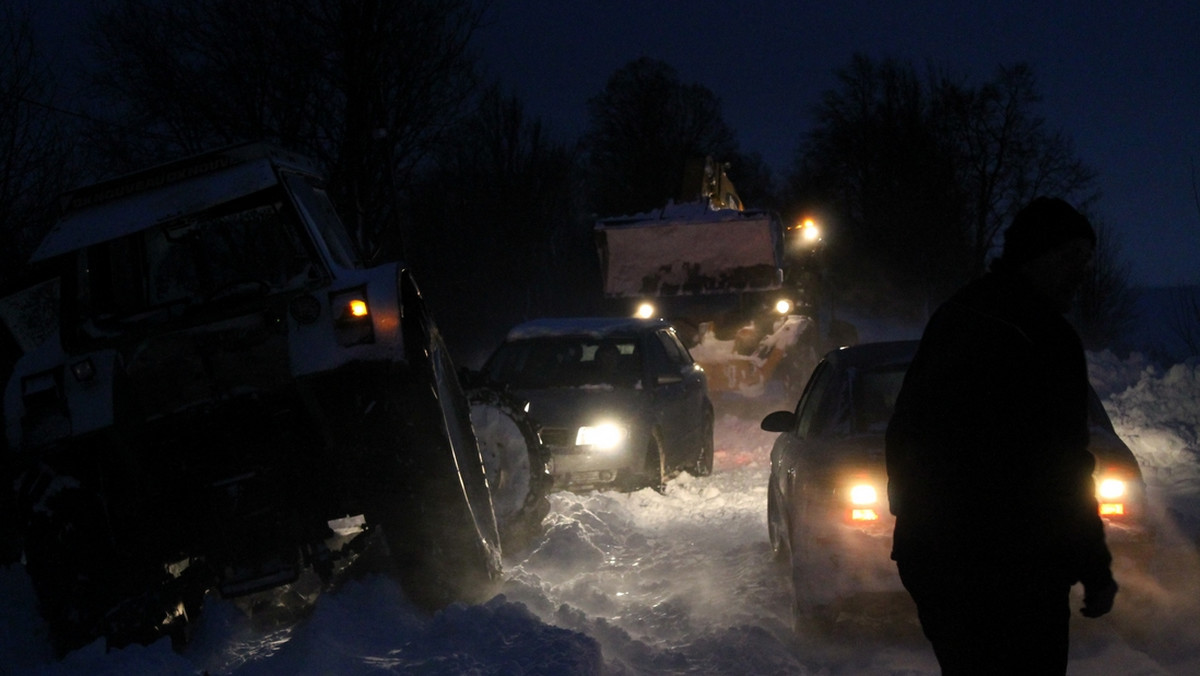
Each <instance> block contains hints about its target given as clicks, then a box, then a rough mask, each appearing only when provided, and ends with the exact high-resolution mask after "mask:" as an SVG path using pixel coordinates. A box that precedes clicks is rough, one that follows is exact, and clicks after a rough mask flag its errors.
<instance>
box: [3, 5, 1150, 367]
mask: <svg viewBox="0 0 1200 676" xmlns="http://www.w3.org/2000/svg"><path fill="white" fill-rule="evenodd" d="M27 5H28V3H27ZM485 9H487V7H486V5H485V4H481V3H479V2H473V1H471V0H404V1H403V2H384V1H382V0H374V1H372V0H360V1H356V2H344V1H342V0H262V1H260V2H254V3H246V2H242V1H241V0H186V1H182V2H172V3H162V2H157V1H156V0H114V2H109V3H97V7H96V10H95V12H94V14H93V15H92V16H91V17H90V18H89V21H88V23H87V35H86V44H87V46H88V52H87V58H86V59H84V60H82V61H81V63H86V64H87V66H86V68H83V67H81V69H82V70H81V71H80V72H78V73H71V78H70V81H72V82H82V83H84V84H83V85H81V88H82V89H83V90H85V91H84V92H74V95H73V96H72V97H71V98H67V97H66V96H65V95H64V93H63V92H62V91H61V90H60V89H59V87H60V83H62V82H64V81H67V78H66V77H65V74H63V73H56V72H51V71H50V70H49V69H46V68H44V67H41V64H42V63H43V61H42V60H41V56H40V54H39V52H38V49H37V47H38V46H37V45H36V44H35V41H34V39H33V37H34V36H33V33H32V31H31V29H30V26H31V16H30V15H29V13H28V12H29V10H28V9H22V8H21V7H20V6H18V5H17V4H16V3H14V2H7V3H6V4H5V8H4V9H3V10H0V11H3V12H4V15H3V16H2V17H0V49H3V51H4V56H3V58H2V59H0V140H2V141H3V142H4V143H5V144H6V152H4V153H3V154H0V256H3V258H2V259H0V277H2V278H3V279H0V282H8V281H10V280H12V279H13V278H14V277H16V276H18V275H19V274H21V272H22V263H23V261H24V260H26V259H27V257H28V255H29V254H30V253H31V252H32V250H33V248H34V246H36V243H37V241H38V239H39V238H40V236H41V235H42V233H44V232H45V230H46V229H47V228H48V227H49V225H50V223H52V221H53V217H54V213H53V207H54V203H55V197H54V196H55V195H56V194H57V193H60V192H62V191H63V190H65V189H68V188H70V187H73V186H75V185H78V184H80V183H84V182H87V181H90V180H96V179H100V178H105V177H108V176H112V175H116V174H120V173H123V172H125V171H130V170H133V169H137V168H141V167H144V166H147V165H149V164H153V163H156V162H159V161H164V160H168V159H174V158H177V157H180V156H184V155H187V154H192V153H196V152H200V151H202V150H207V149H211V148H215V147H220V146H223V145H228V144H231V143H235V142H239V141H245V140H265V141H268V142H272V143H276V144H279V145H281V146H284V147H287V148H290V149H293V150H296V151H299V152H302V153H304V154H306V155H308V156H310V157H312V158H313V159H315V160H316V161H318V162H319V163H320V164H321V165H322V166H323V167H324V168H325V170H326V172H327V174H328V176H329V179H330V188H331V194H332V195H333V196H334V197H335V200H336V202H337V203H338V207H339V209H340V211H341V213H342V214H343V218H344V219H345V220H346V222H347V225H348V226H349V228H350V229H351V231H352V233H353V235H354V237H355V238H356V239H357V240H358V242H359V243H360V245H362V247H363V249H364V251H366V252H367V253H368V255H369V256H370V257H372V258H374V259H377V260H378V259H385V258H395V257H403V258H405V259H406V260H407V261H409V262H410V263H411V264H412V265H413V266H414V268H416V270H417V272H418V274H419V279H421V280H423V286H424V291H425V293H426V295H427V296H429V299H430V302H431V304H432V305H433V307H434V311H435V314H436V316H437V317H438V321H439V323H441V324H442V326H443V329H444V331H445V333H446V334H447V337H448V339H449V340H450V342H451V344H452V346H454V347H455V349H456V351H457V352H458V353H459V356H460V359H462V360H463V361H465V362H468V363H470V362H472V361H474V360H476V359H477V358H478V356H479V351H480V350H485V349H488V348H490V347H491V346H492V345H494V344H495V342H496V341H498V340H499V339H500V337H501V336H502V332H503V330H504V328H505V327H507V326H509V325H511V324H512V323H514V322H516V321H519V320H521V319H525V318H530V317H533V316H539V315H564V314H582V313H588V312H592V311H595V310H596V308H597V301H598V300H599V298H598V296H599V271H598V265H597V261H596V256H595V252H594V250H593V247H594V242H593V238H592V225H593V222H594V220H595V218H596V216H597V215H619V214H625V213H635V212H639V211H645V210H648V209H652V208H655V207H659V206H662V205H663V204H665V203H666V201H667V200H668V199H672V198H675V197H676V196H677V195H678V193H679V190H680V187H681V182H682V178H683V171H684V167H685V165H686V164H687V162H688V161H689V160H691V159H695V158H698V157H704V156H713V157H715V158H717V159H720V160H721V161H724V162H727V163H728V167H729V169H728V173H729V175H730V176H731V178H732V179H733V181H734V183H735V185H736V186H737V188H738V191H739V193H740V194H741V196H742V198H743V201H744V202H745V203H746V204H747V205H749V206H752V207H765V208H772V209H777V210H779V211H780V212H781V213H782V214H783V215H784V217H785V220H787V219H793V218H798V217H800V216H801V215H806V214H816V215H819V217H820V218H821V219H822V221H823V225H824V227H825V230H826V232H827V233H828V235H827V245H826V251H825V252H824V254H823V255H824V256H825V259H824V270H825V273H824V274H825V275H826V277H827V283H826V285H825V286H826V288H828V289H831V290H832V293H834V294H835V295H836V296H837V297H838V298H839V299H840V302H847V303H855V304H856V305H859V306H860V307H865V308H867V309H871V308H875V309H877V310H878V311H879V312H884V311H885V308H886V311H887V312H906V313H910V314H912V313H920V312H921V311H923V309H924V308H927V307H929V306H931V305H932V304H934V303H936V302H937V301H938V300H940V299H942V298H943V297H944V296H945V295H946V294H947V293H949V291H950V290H952V289H953V288H955V287H956V286H958V285H959V284H961V283H962V282H963V281H965V280H966V279H968V278H970V277H971V276H973V275H977V274H979V273H980V272H981V271H982V270H983V269H984V268H985V266H986V262H987V260H988V258H989V257H990V255H991V254H992V253H993V252H994V250H995V248H996V247H997V245H998V244H999V243H1000V242H999V235H1000V233H1001V232H1002V229H1003V227H1004V225H1006V223H1007V222H1008V220H1009V218H1010V217H1011V215H1012V214H1013V213H1014V211H1015V209H1017V208H1019V206H1020V205H1021V204H1022V203H1024V202H1025V201H1027V200H1028V199H1029V198H1031V197H1033V196H1034V195H1037V194H1054V195H1059V196H1062V197H1064V198H1066V199H1068V200H1070V201H1072V202H1073V203H1075V204H1077V205H1079V206H1080V207H1081V208H1082V209H1084V210H1085V211H1089V213H1090V214H1091V215H1092V217H1093V221H1094V222H1097V224H1098V225H1099V226H1100V230H1101V233H1102V235H1101V241H1100V244H1101V252H1100V255H1099V256H1098V265H1097V266H1096V272H1095V280H1094V283H1093V285H1092V287H1091V288H1090V289H1089V295H1088V296H1087V297H1086V302H1085V303H1084V304H1083V308H1082V311H1081V312H1079V313H1078V315H1079V316H1078V317H1077V320H1078V322H1077V323H1078V324H1079V325H1080V327H1081V330H1082V332H1083V333H1084V335H1085V338H1086V340H1087V341H1088V343H1089V346H1091V347H1096V346H1102V345H1106V344H1108V343H1110V342H1112V341H1113V340H1115V339H1116V338H1117V337H1119V334H1120V332H1121V330H1122V329H1123V328H1124V326H1125V324H1127V323H1128V321H1130V320H1129V316H1130V308H1129V305H1130V303H1131V299H1130V293H1131V292H1130V290H1129V288H1128V282H1127V271H1126V269H1125V266H1124V264H1123V263H1122V262H1121V260H1120V257H1119V255H1118V251H1119V248H1118V246H1117V243H1115V242H1114V241H1113V239H1112V237H1111V236H1110V235H1109V230H1108V229H1107V228H1105V227H1103V223H1101V222H1100V219H1099V218H1098V217H1097V214H1096V213H1095V211H1094V209H1095V206H1096V202H1097V197H1098V195H1097V192H1096V189H1095V172H1094V171H1092V170H1091V169H1090V168H1088V167H1086V166H1085V165H1084V164H1083V163H1082V162H1081V161H1080V160H1079V159H1078V157H1077V156H1076V155H1075V153H1074V150H1073V148H1072V146H1071V143H1070V139H1069V138H1068V137H1067V136H1066V135H1065V134H1063V133H1062V132H1059V131H1056V130H1052V129H1048V128H1047V127H1046V124H1045V121H1044V120H1043V119H1042V118H1041V117H1040V116H1039V115H1038V112H1037V106H1038V103H1039V101H1040V93H1039V92H1038V90H1037V87H1036V81H1035V77H1034V74H1033V72H1032V71H1031V70H1030V69H1029V68H1028V67H1027V66H1025V65H1023V64H1012V65H1007V66H1000V67H999V68H998V69H997V71H996V73H995V74H993V75H992V76H991V77H990V78H989V79H987V80H984V81H982V82H973V81H971V80H969V79H968V78H967V77H966V76H965V75H957V74H953V73H949V72H944V71H937V70H936V69H932V68H931V69H929V72H927V73H924V72H918V71H917V70H916V69H915V68H914V67H913V66H911V65H910V64H907V63H905V62H901V61H895V60H886V61H883V62H876V61H872V60H871V59H868V58H866V57H862V56H858V57H855V58H854V59H853V60H852V62H851V63H850V64H848V65H847V66H846V67H845V68H844V69H843V70H841V71H840V72H839V73H838V76H839V78H840V80H839V86H838V87H837V88H836V89H834V90H831V91H828V92H825V94H824V98H823V101H822V103H821V104H820V106H819V109H818V110H817V111H816V113H817V115H816V124H815V125H814V126H813V127H812V128H811V129H810V130H809V131H808V133H807V135H806V136H805V139H804V141H803V142H802V144H801V145H800V147H798V148H797V149H796V155H795V163H794V165H793V166H791V167H789V168H788V172H787V175H786V176H785V177H783V180H782V181H780V184H781V185H778V186H777V185H776V181H775V178H774V177H773V176H772V175H771V172H770V170H769V169H768V168H767V167H766V166H765V165H764V163H763V161H762V159H761V157H760V156H758V155H757V154H756V153H747V152H744V151H743V149H741V148H740V147H739V145H738V142H737V136H736V132H735V130H733V129H732V128H730V127H729V125H728V124H727V123H726V122H725V120H724V118H723V117H722V114H721V101H720V98H719V97H718V96H717V95H716V94H715V93H714V92H713V91H711V90H710V89H708V88H707V87H706V86H704V85H702V84H699V83H688V82H682V81H681V80H680V78H679V76H678V74H677V73H676V72H675V70H674V69H673V68H672V67H671V66H670V65H669V64H666V63H663V62H660V61H655V60H652V59H647V58H639V59H635V60H632V61H630V62H629V63H628V64H627V65H625V66H624V67H622V68H620V69H618V70H617V71H616V72H614V73H613V74H612V76H611V77H610V79H609V80H608V83H607V84H606V86H605V88H604V89H603V90H602V91H600V92H597V93H596V94H595V96H594V97H593V98H592V99H590V100H589V102H588V107H587V110H586V111H581V113H583V112H586V114H587V115H588V116H589V122H590V124H589V126H588V127H587V130H586V131H585V133H584V134H583V135H582V137H581V138H579V139H577V140H575V141H573V142H563V141H561V140H556V139H555V138H554V137H553V136H552V135H551V134H550V133H549V132H548V130H547V128H546V126H545V124H544V123H543V121H542V120H538V119H531V118H530V117H529V116H527V115H526V114H525V112H524V110H523V107H522V104H521V101H520V100H519V99H517V98H515V97H513V96H511V95H508V94H506V93H505V91H504V88H503V83H496V82H488V81H484V80H483V79H482V78H481V76H480V75H479V73H480V72H481V68H480V66H481V65H482V64H479V63H478V62H477V60H476V58H475V57H474V56H473V53H472V50H471V43H472V36H473V34H474V32H475V30H476V29H477V28H478V26H479V25H480V21H481V20H482V18H483V16H484V11H485ZM81 93H82V94H83V95H80V94H81ZM64 101H87V102H88V104H87V105H76V104H65V103H63V102H64ZM797 124H800V120H799V118H798V120H797Z"/></svg>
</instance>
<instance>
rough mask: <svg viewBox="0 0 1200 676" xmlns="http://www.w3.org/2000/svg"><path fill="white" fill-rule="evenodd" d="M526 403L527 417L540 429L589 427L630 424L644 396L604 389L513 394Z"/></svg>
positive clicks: (527, 391) (630, 390)
mask: <svg viewBox="0 0 1200 676" xmlns="http://www.w3.org/2000/svg"><path fill="white" fill-rule="evenodd" d="M513 393H514V394H516V395H517V396H518V397H520V398H521V399H524V400H525V401H527V402H529V417H530V418H532V419H534V420H535V421H537V422H538V424H540V425H542V426H544V427H572V426H576V425H590V424H594V423H596V422H599V421H602V420H605V419H619V420H631V419H634V418H638V417H639V416H640V415H641V411H642V410H643V402H644V401H645V394H646V393H645V392H644V391H642V390H635V389H631V388H616V387H610V386H607V385H597V386H587V387H552V388H547V389H537V390H514V392H513Z"/></svg>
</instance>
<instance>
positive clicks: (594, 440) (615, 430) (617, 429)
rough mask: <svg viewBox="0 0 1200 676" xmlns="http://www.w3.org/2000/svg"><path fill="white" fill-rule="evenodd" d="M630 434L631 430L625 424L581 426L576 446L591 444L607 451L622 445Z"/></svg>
mask: <svg viewBox="0 0 1200 676" xmlns="http://www.w3.org/2000/svg"><path fill="white" fill-rule="evenodd" d="M628 436H629V430H628V429H627V428H626V427H624V426H623V425H617V424H615V423H602V424H600V425H593V426H587V427H580V428H579V432H578V433H577V434H576V435H575V445H576V446H590V447H592V448H594V449H596V450H599V451H607V450H611V449H614V448H616V447H617V446H620V445H621V444H622V443H624V442H625V439H626V438H627V437H628Z"/></svg>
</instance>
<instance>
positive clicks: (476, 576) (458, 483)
mask: <svg viewBox="0 0 1200 676" xmlns="http://www.w3.org/2000/svg"><path fill="white" fill-rule="evenodd" d="M402 288H403V289H404V307H405V308H406V311H407V312H406V314H407V316H406V318H405V324H404V327H403V331H404V339H405V344H406V347H407V348H408V361H409V364H410V367H411V370H410V371H409V373H408V374H407V381H408V382H406V394H405V396H404V397H403V399H404V401H403V402H401V406H400V407H399V409H398V411H397V414H398V415H399V416H400V417H401V420H400V421H399V422H400V429H401V440H400V441H401V448H400V451H399V452H400V454H401V456H398V457H397V458H396V460H397V466H398V469H399V472H398V476H397V480H398V481H399V482H400V483H401V486H399V487H398V488H400V492H401V494H402V496H401V497H400V498H399V499H390V500H383V501H381V502H382V504H381V505H380V506H379V514H380V520H381V521H382V522H383V533H384V539H385V541H386V542H387V545H388V549H389V550H390V552H391V555H392V559H393V562H394V563H395V564H396V568H397V573H398V575H399V577H400V581H401V584H402V586H403V587H404V590H405V593H406V594H407V595H408V597H409V599H410V600H412V601H413V602H414V603H415V604H416V605H418V606H420V607H423V608H425V609H427V610H435V609H437V608H441V607H443V606H445V605H448V604H449V603H452V602H455V601H463V602H468V603H475V602H481V601H483V600H486V599H487V598H489V597H490V596H491V594H492V593H493V592H494V591H495V589H496V587H497V585H498V582H499V578H500V542H499V535H498V533H497V530H496V517H495V514H494V512H493V511H492V503H491V496H490V495H489V493H488V485H487V479H486V477H485V475H484V469H483V461H482V459H481V457H480V455H479V447H478V445H477V443H476V440H475V434H474V431H473V430H472V428H471V416H470V408H469V406H468V403H467V399H466V395H465V394H464V393H463V391H462V387H461V386H460V385H459V383H458V378H457V377H456V375H455V370H454V365H453V363H452V362H451V361H450V357H449V353H448V352H447V350H446V346H445V344H444V343H443V342H442V338H441V335H440V334H439V333H438V332H437V329H436V328H435V327H434V325H433V322H432V320H431V319H430V318H429V316H428V314H427V313H426V312H425V309H424V306H423V303H422V301H421V299H420V296H419V294H417V292H416V287H415V284H413V283H412V281H411V278H410V277H408V276H407V275H406V276H405V277H404V280H403V287H402Z"/></svg>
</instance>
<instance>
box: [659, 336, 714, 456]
mask: <svg viewBox="0 0 1200 676" xmlns="http://www.w3.org/2000/svg"><path fill="white" fill-rule="evenodd" d="M646 342H647V344H648V345H647V356H648V358H649V359H648V368H649V369H650V373H649V381H650V387H651V388H652V390H653V391H652V399H653V401H654V407H655V411H656V416H655V417H656V420H657V421H658V423H659V426H660V427H661V429H662V431H663V444H664V446H665V448H664V449H663V452H664V453H665V454H666V459H667V465H668V466H669V467H678V466H679V465H681V464H682V463H684V462H687V461H688V460H689V459H691V455H692V454H693V451H698V450H699V448H700V445H699V444H700V428H701V423H702V421H703V417H702V412H703V400H704V395H705V386H704V375H703V372H702V371H700V370H699V369H697V368H695V366H694V362H693V361H692V358H691V356H690V355H689V354H688V352H687V350H686V349H685V348H684V347H683V344H682V343H680V342H679V339H678V338H677V337H676V336H675V332H674V331H673V330H672V329H666V328H664V329H658V330H656V331H654V333H653V334H652V335H651V336H649V339H648V340H647V341H646Z"/></svg>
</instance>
